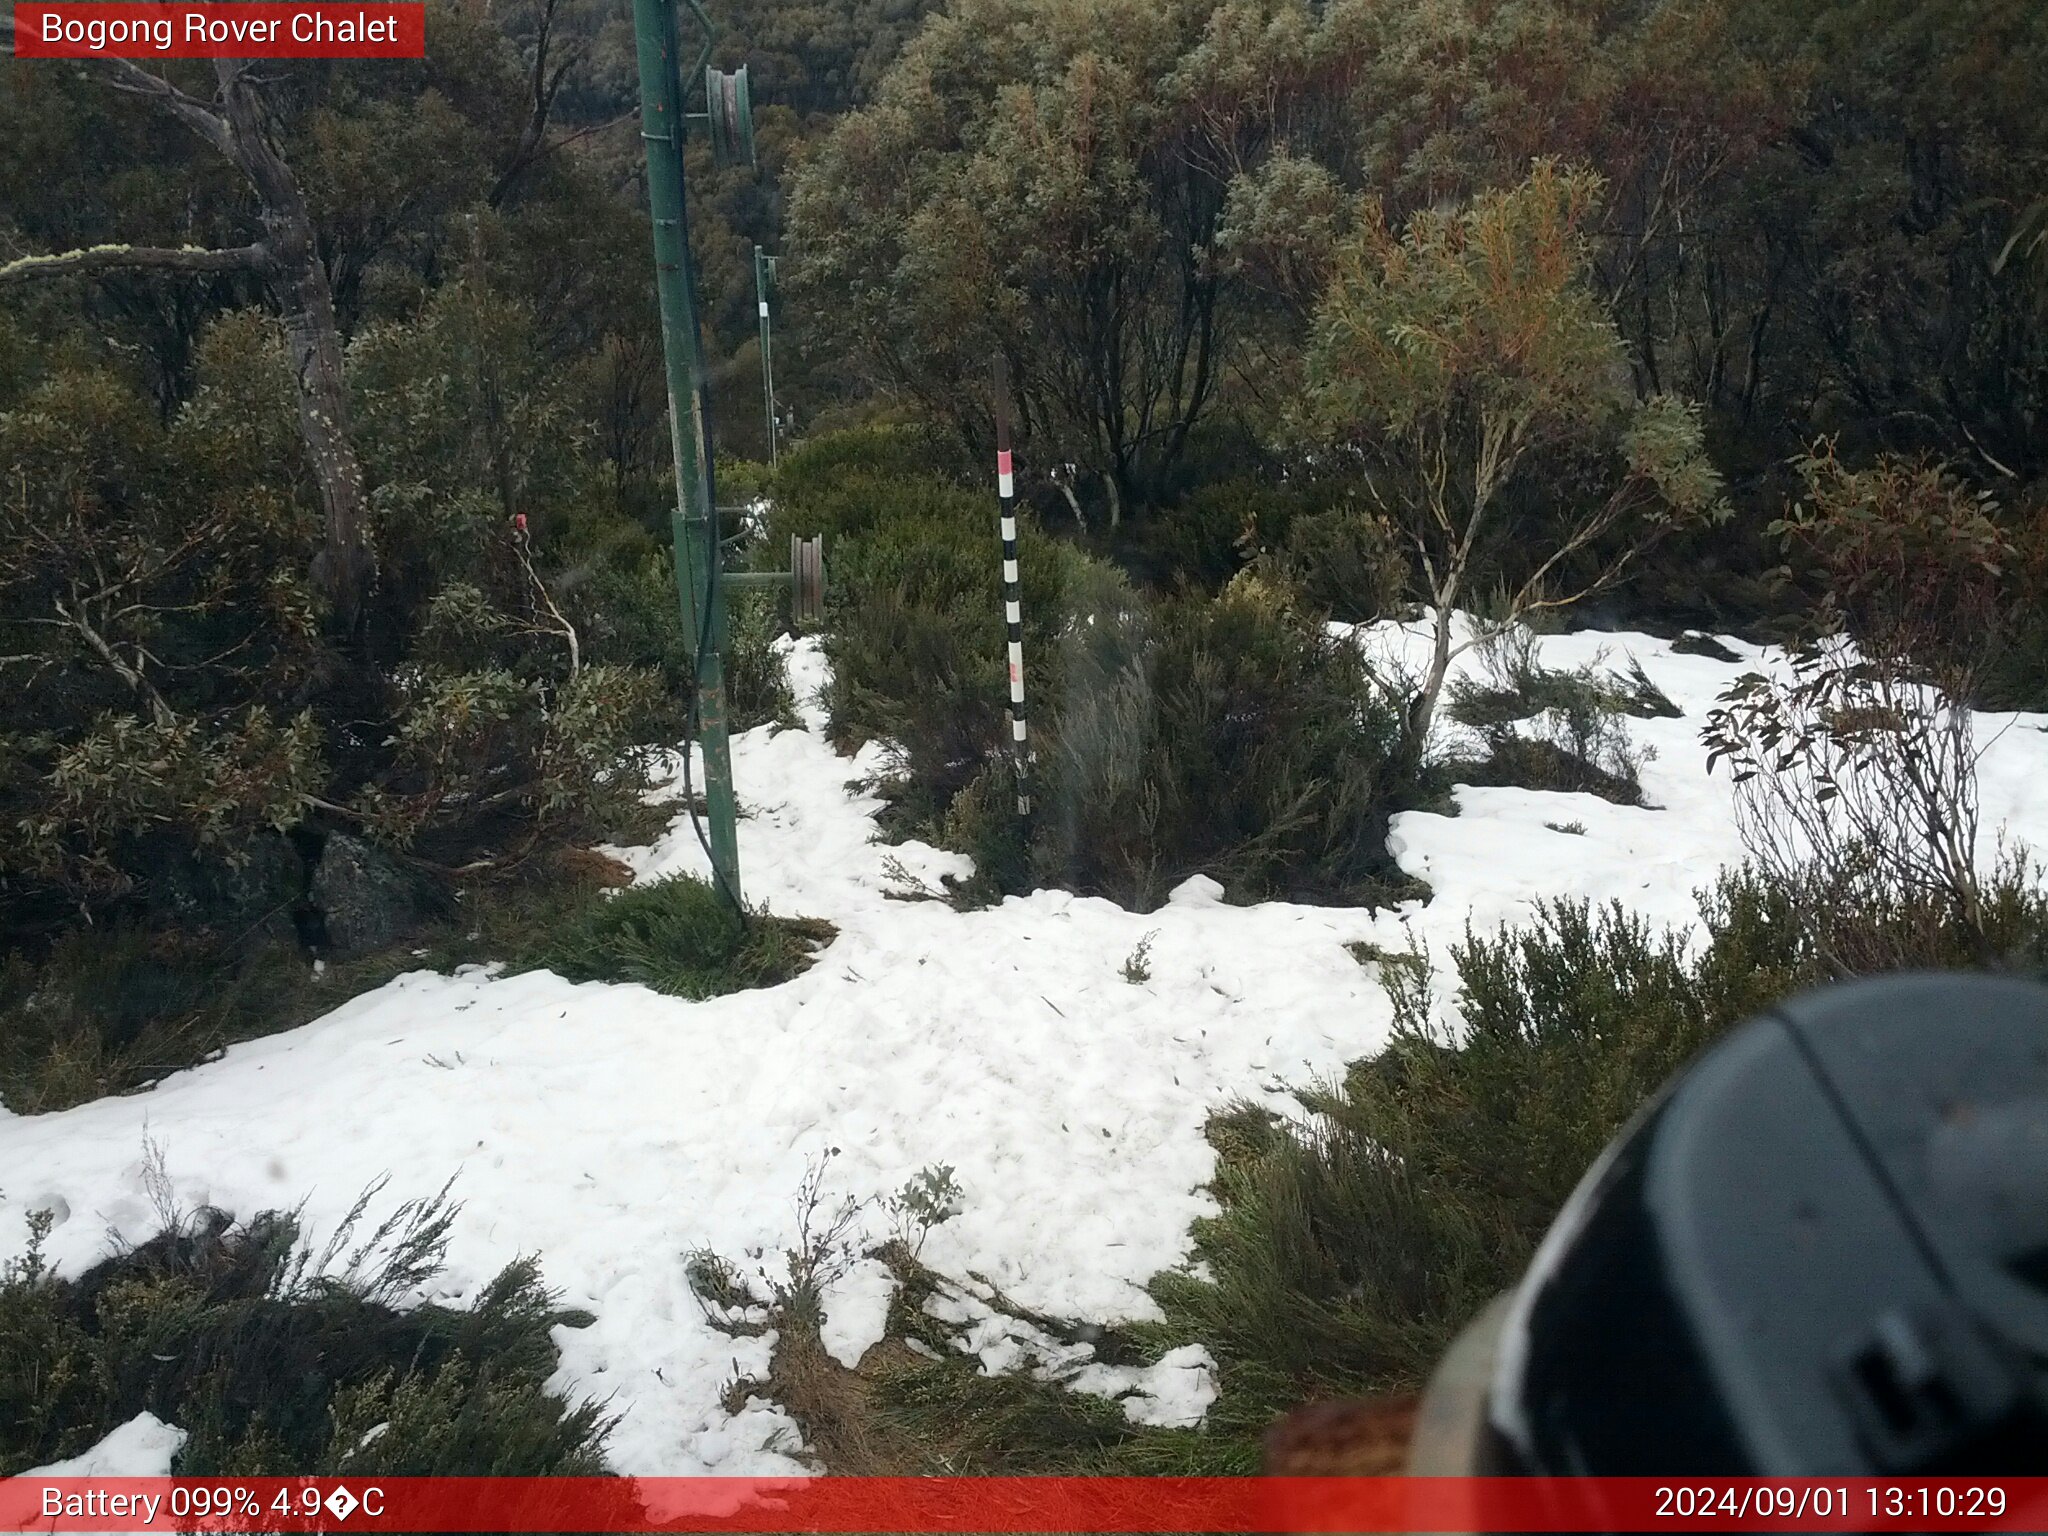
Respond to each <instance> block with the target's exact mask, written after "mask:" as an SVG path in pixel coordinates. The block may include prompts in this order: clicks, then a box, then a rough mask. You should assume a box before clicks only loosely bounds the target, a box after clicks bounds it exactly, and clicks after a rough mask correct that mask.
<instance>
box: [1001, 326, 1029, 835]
mask: <svg viewBox="0 0 2048 1536" xmlns="http://www.w3.org/2000/svg"><path fill="white" fill-rule="evenodd" d="M996 495H997V497H998V499H999V500H1000V502H1001V504H1002V515H1003V622H1004V623H1005V624H1006V625H1007V626H1008V629H1009V641H1010V737H1011V747H1012V750H1013V751H1014V753H1015V756H1016V762H1017V814H1018V815H1019V816H1029V815H1030V814H1031V746H1030V740H1029V736H1028V734H1027V732H1026V728H1025V724H1024V608H1023V589H1022V586H1021V584H1020V582H1019V580H1018V573H1017V480H1016V475H1015V473H1014V471H1013V468H1012V465H1011V461H1010V364H1009V360H1008V359H1007V358H1005V357H1003V356H1001V355H1000V354H999V355H998V356H997V357H996Z"/></svg>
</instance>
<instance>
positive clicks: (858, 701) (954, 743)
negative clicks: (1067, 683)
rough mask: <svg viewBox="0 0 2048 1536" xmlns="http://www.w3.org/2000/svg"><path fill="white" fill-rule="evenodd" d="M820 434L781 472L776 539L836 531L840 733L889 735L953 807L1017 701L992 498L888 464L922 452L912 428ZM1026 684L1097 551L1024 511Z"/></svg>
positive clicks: (931, 792) (830, 615)
mask: <svg viewBox="0 0 2048 1536" xmlns="http://www.w3.org/2000/svg"><path fill="white" fill-rule="evenodd" d="M850 436H851V438H852V440H851V441H842V440H841V439H840V437H838V436H834V437H831V438H824V439H819V440H817V441H816V442H814V443H811V444H807V445H806V446H805V447H804V449H803V450H802V451H801V452H799V453H797V454H794V455H792V456H791V457H790V459H789V460H788V461H787V462H786V463H785V465H784V468H783V471H782V474H781V475H780V476H778V479H777V502H776V510H775V515H774V517H773V519H772V520H771V524H770V532H769V535H768V539H767V547H768V549H769V550H771V551H772V550H775V549H778V548H781V549H786V548H787V547H788V538H787V535H786V534H784V533H783V532H782V530H783V529H785V528H788V529H792V530H795V531H801V532H805V533H809V532H813V531H817V532H822V533H823V534H824V535H825V560H826V567H827V571H828V573H829V582H828V586H827V592H826V624H827V627H826V633H825V640H824V644H825V654H826V655H827V657H828V658H829V659H830V660H831V662H832V680H831V684H830V686H829V688H828V689H827V692H826V705H827V708H828V709H829V711H830V713H831V718H832V727H833V730H834V732H835V734H837V735H838V736H839V737H840V738H841V739H842V740H847V741H854V742H859V741H866V740H870V739H876V738H880V739H885V740H887V741H889V742H890V743H891V744H892V746H893V748H894V750H895V752H896V754H897V759H898V767H899V769H900V772H901V774H902V776H903V777H904V778H905V779H906V780H907V781H908V783H909V784H910V785H911V786H913V787H914V789H915V792H916V794H917V796H918V797H919V800H920V805H921V809H922V811H923V813H924V814H925V815H926V816H928V817H932V818H936V817H937V816H939V815H942V814H943V813H944V811H945V809H946V807H947V805H948V804H949V803H950V802H951V800H952V797H953V796H954V795H956V794H957V793H959V791H960V790H961V789H962V788H964V787H965V786H966V785H967V784H968V783H969V782H970V781H971V780H972V779H973V778H974V777H975V775H976V774H977V773H979V772H980V771H981V769H982V767H983V765H984V763H985V762H986V761H987V759H988V757H989V755H990V753H991V752H992V751H993V750H994V749H995V747H996V745H997V743H998V741H999V739H1000V737H1001V736H1002V734H1003V731H1002V719H1003V713H1004V710H1005V709H1006V708H1007V705H1008V702H1009V683H1008V674H1007V671H1006V663H1005V659H1004V657H1005V650H1004V644H1005V642H1004V623H1003V597H1002V544H1001V539H1000V530H999V529H998V528H997V526H996V517H995V509H994V504H993V500H992V498H990V497H989V496H988V495H987V494H985V493H983V494H976V493H974V492H971V491H968V490H965V489H963V488H961V487H959V486H957V485H954V484H952V483H950V482H948V481H946V480H942V479H937V478H934V477H931V476H929V475H924V476H916V477H909V476H905V475H903V474H901V473H899V472H897V471H895V470H894V469H891V468H889V467H887V466H890V465H900V464H903V463H905V462H910V463H916V462H920V460H921V456H922V453H923V450H922V449H921V447H920V446H919V445H918V444H917V443H916V442H915V440H914V439H910V438H907V437H905V436H903V435H901V434H896V433H891V432H866V433H858V434H851V435H850ZM1018 562H1019V567H1020V576H1021V581H1022V586H1023V613H1024V645H1025V653H1026V655H1027V657H1030V658H1033V660H1032V661H1030V662H1029V663H1027V665H1029V666H1031V667H1032V671H1031V673H1030V674H1029V676H1030V678H1031V682H1030V685H1029V686H1030V687H1031V688H1032V689H1033V690H1034V691H1039V690H1041V689H1043V688H1044V687H1046V686H1047V684H1048V679H1047V676H1046V674H1045V672H1044V671H1043V670H1041V668H1042V667H1043V666H1044V664H1045V662H1044V660H1043V659H1044V658H1048V657H1049V656H1050V655H1051V653H1052V650H1053V640H1054V637H1055V636H1056V635H1057V634H1058V633H1059V631H1060V628H1061V626H1062V625H1063V624H1064V623H1065V621H1066V616H1067V615H1068V613H1069V612H1070V611H1071V607H1072V598H1071V597H1070V595H1069V590H1070V588H1071V587H1072V586H1073V584H1074V583H1075V582H1077V581H1079V580H1081V579H1083V578H1084V577H1085V575H1086V573H1087V572H1088V571H1089V570H1090V568H1091V562H1089V561H1088V560H1087V559H1086V558H1085V557H1083V556H1082V555H1080V554H1079V553H1078V552H1076V551H1074V550H1072V549H1070V548H1069V547H1067V546H1064V545H1061V544H1057V543H1055V542H1053V541H1052V540H1050V539H1048V538H1046V537H1045V536H1044V535H1043V534H1042V533H1041V532H1040V531H1039V530H1038V528H1037V527H1036V526H1035V525H1034V524H1033V523H1032V522H1031V521H1030V520H1029V519H1028V518H1026V519H1023V520H1022V523H1021V526H1020V528H1019V536H1018Z"/></svg>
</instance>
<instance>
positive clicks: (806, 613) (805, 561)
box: [723, 534, 825, 629]
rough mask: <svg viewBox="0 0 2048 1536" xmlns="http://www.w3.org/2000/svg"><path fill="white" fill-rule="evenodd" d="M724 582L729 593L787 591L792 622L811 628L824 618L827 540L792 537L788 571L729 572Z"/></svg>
mask: <svg viewBox="0 0 2048 1536" xmlns="http://www.w3.org/2000/svg"><path fill="white" fill-rule="evenodd" d="M723 580H724V582H725V586H726V590H727V591H730V592H765V591H786V592H788V593H789V616H790V620H791V622H793V623H794V624H795V625H796V627H797V628H799V629H808V628H810V627H811V626H813V625H815V624H817V623H818V622H819V621H820V620H822V619H823V618H824V617H825V540H824V537H823V535H818V536H815V537H812V538H808V539H806V538H800V537H798V536H797V535H795V534H791V535H790V539H789V569H788V570H786V571H727V572H726V573H725V576H724V578H723Z"/></svg>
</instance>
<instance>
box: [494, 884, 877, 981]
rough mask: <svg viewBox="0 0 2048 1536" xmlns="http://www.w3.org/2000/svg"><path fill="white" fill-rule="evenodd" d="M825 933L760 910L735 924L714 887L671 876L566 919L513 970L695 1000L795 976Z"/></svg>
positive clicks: (830, 932)
mask: <svg viewBox="0 0 2048 1536" xmlns="http://www.w3.org/2000/svg"><path fill="white" fill-rule="evenodd" d="M835 931H836V930H834V929H833V928H832V927H831V925H830V924H828V923H821V922H818V921H817V920H815V919H810V918H781V917H771V916H770V915H769V914H768V913H767V912H765V911H753V912H750V913H748V915H747V917H746V919H745V920H744V921H742V920H741V919H740V918H739V917H738V916H736V915H735V914H734V912H733V910H732V907H731V905H730V904H729V903H728V902H727V901H726V899H725V897H724V896H723V895H721V894H720V893H719V891H718V890H717V888H716V887H714V886H712V885H710V884H709V883H707V882H705V881H703V880H698V879H695V878H693V877H691V876H689V875H671V876H669V877H668V878H666V879H662V880H656V881H652V882H650V883H648V884H645V885H636V886H632V887H629V888H628V889H626V890H623V891H620V892H618V893H617V894H616V895H612V896H602V897H598V898H595V899H593V900H592V901H591V902H589V903H588V904H587V905H585V906H584V907H583V908H582V910H580V911H577V912H572V913H569V914H568V915H566V917H565V918H564V919H563V920H562V921H561V922H560V923H559V924H558V925H557V926H556V927H555V928H554V929H553V931H551V932H550V933H548V934H547V936H546V937H545V938H544V939H543V940H542V941H541V942H540V943H538V944H537V945H535V946H534V947H533V948H532V949H530V950H529V951H528V952H527V954H526V955H525V957H524V959H523V962H522V963H524V964H526V965H529V966H541V967H545V968H546V969H548V970H551V971H554V972H556V973H558V974H559V975H562V976H566V977H568V978H569V980H571V981H619V982H638V983H639V984H640V985H642V986H646V987H652V988H653V989H654V990H655V991H657V992H667V993H670V994H672V995H674V996H676V997H687V998H691V999H703V998H707V997H719V996H722V995H723V994H725V993H727V992H740V991H745V990H746V989H748V988H750V987H772V986H776V985H778V984H779V983H781V982H785V981H788V980H789V979H790V978H791V977H793V976H799V975H801V974H802V973H803V972H805V971H807V970H809V969H810V967H811V963H812V959H813V956H814V953H815V951H816V950H817V948H818V947H819V946H820V945H822V944H824V943H826V942H828V941H829V940H830V939H831V938H832V937H833V936H834V933H835Z"/></svg>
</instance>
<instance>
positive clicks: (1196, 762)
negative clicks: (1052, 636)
mask: <svg viewBox="0 0 2048 1536" xmlns="http://www.w3.org/2000/svg"><path fill="white" fill-rule="evenodd" d="M1112 597H1113V599H1120V601H1115V600H1113V601H1112V602H1108V603H1101V604H1098V605H1097V606H1095V607H1094V608H1093V609H1092V610H1091V609H1084V610H1081V611H1080V612H1079V613H1078V614H1077V616H1076V618H1077V622H1075V623H1073V624H1071V625H1069V626H1068V628H1067V632H1066V638H1065V640H1064V642H1063V650H1062V654H1061V657H1060V662H1059V668H1058V670H1059V675H1060V678H1061V690H1060V692H1059V693H1058V694H1057V695H1055V698H1054V705H1053V708H1052V710H1051V711H1050V716H1051V718H1050V720H1049V722H1048V723H1047V724H1046V725H1045V727H1044V730H1043V733H1042V738H1041V745H1040V747H1039V761H1040V765H1041V770H1042V777H1043V781H1044V782H1043V785H1042V787H1041V788H1040V790H1039V794H1040V796H1041V798H1042V810H1041V812H1040V814H1039V816H1038V825H1037V832H1036V837H1035V840H1034V844H1033V849H1032V854H1033V866H1034V870H1035V873H1036V875H1037V877H1038V878H1039V879H1040V880H1041V881H1043V882H1045V883H1048V884H1056V885H1061V886H1064V887H1066V888H1068V889H1071V890H1078V891H1086V892H1091V893H1096V894H1101V895H1107V896H1110V897H1111V898H1112V899H1114V900H1117V901H1119V902H1122V903H1124V904H1126V905H1129V906H1132V907H1135V908H1137V909H1140V910H1148V909H1150V908H1152V907H1154V906H1157V905H1158V904H1159V903H1160V902H1161V901H1163V900H1164V899H1165V897H1166V895H1167V893H1168V892H1169V891H1171V890H1172V889H1173V887H1174V886H1176V885H1178V884H1180V883H1181V882H1182V881H1184V880H1186V879H1187V878H1188V877H1189V876H1191V875H1194V874H1207V875H1209V876H1211V877H1212V878H1214V879H1216V880H1218V881H1220V882H1221V883H1222V884H1223V886H1224V888H1225V889H1226V891H1228V892H1229V893H1231V894H1232V895H1233V896H1234V897H1236V898H1238V899H1256V898H1259V897H1267V896H1283V895H1284V896H1294V897H1305V898H1309V899H1336V900H1342V899H1354V900H1355V899H1359V898H1364V899H1367V900H1374V899H1381V898H1384V897H1385V896H1386V895H1387V894H1388V893H1389V892H1390V890H1391V889H1393V888H1394V886H1395V885H1396V884H1397V883H1399V882H1400V876H1399V874H1398V871H1397V870H1396V869H1395V868H1394V866H1393V864H1392V862H1391V860H1390V859H1389V858H1388V856H1387V853H1386V846H1385V832H1386V819H1387V816H1388V814H1389V813H1390V812H1391V810H1393V809H1394V808H1395V807H1396V806H1397V805H1398V804H1399V803H1400V799H1401V796H1402V795H1403V793H1404V792H1405V790H1406V788H1407V786H1406V784H1405V783H1404V781H1403V779H1402V777H1401V775H1400V771H1399V769H1398V767H1397V766H1396V764H1395V761H1394V747H1395V744H1396V741H1397V739H1398V735H1399V715H1398V710H1397V707H1396V706H1395V704H1394V703H1393V701H1392V700H1391V699H1389V698H1388V697H1387V696H1386V695H1384V694H1383V693H1381V692H1380V691H1379V690H1378V688H1377V686H1376V684H1375V682H1374V680H1373V678H1372V677H1371V675H1370V674H1369V672H1368V671H1367V669H1366V667H1365V664H1364V662H1363V660H1362V659H1361V658H1360V655H1359V653H1358V652H1357V650H1356V649H1355V648H1354V647H1351V646H1348V645H1345V644H1342V643H1340V642H1337V641H1334V640H1332V639H1331V638H1329V637H1328V636H1327V635H1326V634H1324V633H1323V632H1322V630H1321V629H1320V628H1319V627H1318V626H1316V625H1315V624H1313V623H1311V622H1309V621H1307V620H1304V619H1302V618H1300V617H1299V616H1297V615H1296V614H1295V613H1293V612H1292V611H1291V610H1290V609H1289V608H1288V607H1287V606H1286V604H1285V600H1284V597H1283V596H1282V595H1281V594H1278V593H1276V592H1275V591H1273V590H1272V589H1271V588H1269V587H1266V586H1264V585H1263V584H1261V583H1259V582H1258V581H1256V580H1255V579H1252V578H1249V577H1240V578H1239V579H1238V580H1237V581H1236V582H1235V583H1233V585H1232V587H1231V589H1230V590H1229V591H1227V592H1226V593H1225V594H1224V595H1223V597H1221V598H1219V599H1216V600H1214V601H1201V600H1193V599H1189V600H1179V601H1174V602H1170V603H1167V604H1165V605H1163V606H1162V607H1160V608H1159V609H1157V610H1156V611H1153V612H1146V611H1144V610H1143V609H1142V608H1140V607H1138V606H1137V605H1135V604H1133V603H1132V601H1131V598H1130V594H1129V593H1128V592H1127V591H1126V592H1124V593H1122V594H1112Z"/></svg>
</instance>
